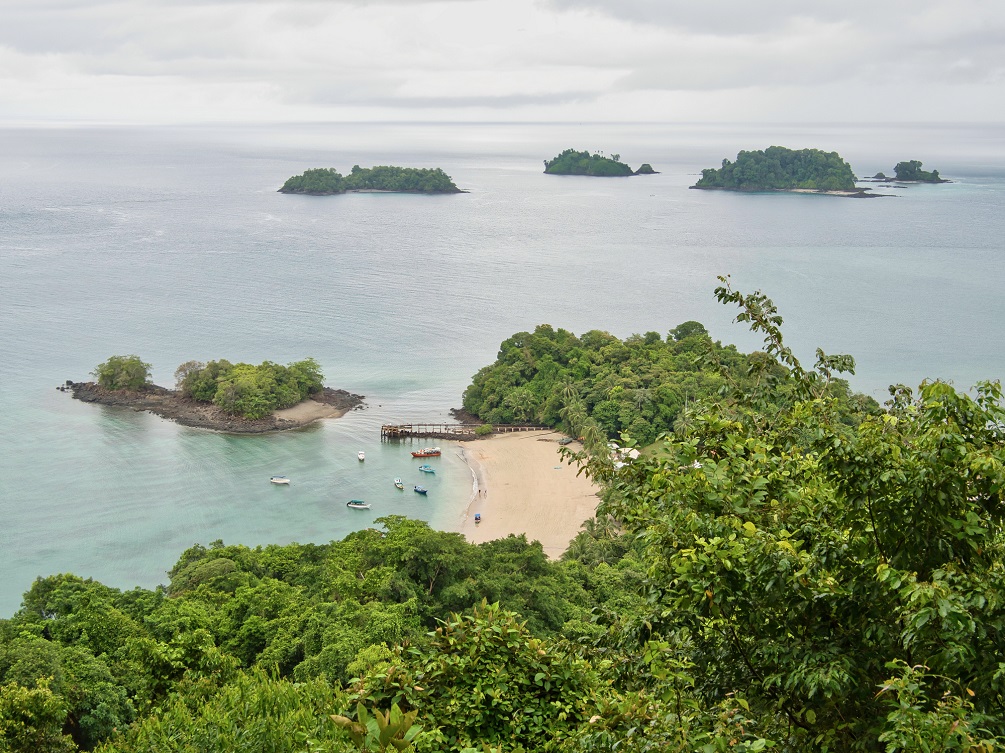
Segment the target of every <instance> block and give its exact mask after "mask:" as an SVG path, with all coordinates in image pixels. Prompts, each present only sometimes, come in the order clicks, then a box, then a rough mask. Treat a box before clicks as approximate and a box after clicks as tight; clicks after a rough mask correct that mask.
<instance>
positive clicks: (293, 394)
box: [60, 355, 363, 434]
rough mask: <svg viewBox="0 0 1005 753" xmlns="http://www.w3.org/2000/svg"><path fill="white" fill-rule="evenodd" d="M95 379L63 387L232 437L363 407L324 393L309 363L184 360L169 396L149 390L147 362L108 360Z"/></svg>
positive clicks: (356, 398)
mask: <svg viewBox="0 0 1005 753" xmlns="http://www.w3.org/2000/svg"><path fill="white" fill-rule="evenodd" d="M92 375H93V376H94V377H95V379H96V381H94V382H73V381H67V382H66V385H65V386H64V387H61V388H60V389H63V390H69V391H70V392H71V393H72V394H73V397H74V399H76V400H81V401H83V402H85V403H98V404H100V405H109V406H116V407H123V408H130V409H132V410H135V411H149V412H151V413H154V414H156V415H158V416H160V417H161V418H167V419H170V420H172V421H175V422H176V423H179V424H181V425H182V426H192V427H196V428H201V429H212V430H214V431H221V432H227V433H232V434H265V433H268V432H275V431H288V430H289V429H298V428H300V427H303V426H306V425H307V424H310V423H313V422H314V421H316V420H318V419H321V418H338V417H340V416H343V415H345V414H346V413H348V412H349V411H350V410H354V409H356V408H360V407H362V405H363V396H362V395H354V394H352V393H351V392H347V391H345V390H336V389H332V388H331V387H325V386H324V385H323V384H322V380H323V379H324V375H323V374H322V373H321V369H320V367H319V366H318V363H317V361H315V360H314V359H313V358H308V359H305V360H303V361H296V362H294V363H291V364H287V365H286V366H282V365H281V364H277V363H272V362H270V361H265V362H264V363H262V364H260V365H259V366H253V365H251V364H247V363H237V364H232V363H230V362H229V361H225V360H220V361H210V362H209V363H202V362H200V361H188V362H186V363H183V364H182V365H181V366H179V367H178V369H177V370H176V371H175V379H176V382H177V387H176V389H173V390H172V389H168V388H166V387H159V386H158V385H156V384H153V383H152V382H151V381H150V364H148V363H144V362H143V361H142V360H141V359H140V358H139V356H135V355H129V356H112V357H111V358H109V359H108V360H107V361H105V362H104V363H102V364H99V365H98V366H97V368H95V370H94V371H93V372H92Z"/></svg>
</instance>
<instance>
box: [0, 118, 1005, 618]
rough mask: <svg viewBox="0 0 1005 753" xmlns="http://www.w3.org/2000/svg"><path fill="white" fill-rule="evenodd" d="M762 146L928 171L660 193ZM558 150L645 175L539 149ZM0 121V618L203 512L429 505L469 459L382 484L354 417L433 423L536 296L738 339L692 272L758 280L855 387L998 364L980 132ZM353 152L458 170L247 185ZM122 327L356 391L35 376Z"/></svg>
mask: <svg viewBox="0 0 1005 753" xmlns="http://www.w3.org/2000/svg"><path fill="white" fill-rule="evenodd" d="M771 144H781V145H784V146H790V147H793V148H800V147H808V146H812V147H818V148H823V149H827V150H837V151H839V152H840V153H841V154H842V156H844V157H845V158H846V159H847V160H848V161H849V162H850V163H851V165H852V167H853V168H854V169H855V170H856V172H857V173H858V174H859V175H871V174H873V173H875V172H877V171H880V170H883V171H885V172H887V173H890V172H892V168H893V165H894V164H895V163H896V162H898V161H900V160H902V159H921V160H923V161H924V163H925V167H926V168H927V169H930V168H933V167H934V168H937V169H939V171H940V172H941V173H942V175H943V176H946V177H949V178H952V179H953V180H954V181H956V182H954V183H952V184H944V185H938V186H911V187H909V188H906V189H901V190H897V191H895V193H896V194H898V196H897V197H896V198H883V199H874V200H850V199H838V198H830V197H820V196H797V195H761V194H753V195H737V194H731V193H719V192H705V191H690V190H688V188H687V186H689V185H690V184H692V183H693V182H694V180H695V179H696V174H697V173H698V172H699V171H700V169H701V168H703V167H709V166H716V165H718V164H719V162H720V161H721V159H722V158H723V157H730V158H733V157H735V155H736V152H737V151H738V150H739V149H756V148H763V147H766V146H769V145H771ZM570 146H571V147H575V148H577V149H590V150H596V149H602V150H605V151H607V152H608V153H614V152H618V153H620V154H621V157H622V159H623V160H625V161H627V162H629V163H630V164H632V165H633V166H637V165H638V164H639V163H641V162H650V163H651V164H652V165H653V166H654V167H655V168H656V169H657V170H660V171H661V173H660V174H659V175H655V176H645V177H636V178H630V179H610V180H598V179H590V178H573V177H556V176H545V175H543V174H542V172H541V171H542V167H543V166H542V160H544V159H546V158H550V157H552V156H554V155H555V154H557V153H558V152H559V151H561V150H562V149H564V148H566V147H570ZM0 147H2V148H0V343H2V344H3V351H4V356H5V357H4V358H3V359H0V574H2V578H0V616H3V615H8V614H10V613H12V612H13V611H14V610H15V609H16V608H17V606H18V604H19V602H20V596H21V594H22V593H23V592H24V591H25V590H26V589H27V588H28V587H29V586H30V584H31V582H32V580H33V579H34V578H35V577H36V576H38V575H46V574H50V573H54V572H65V571H72V572H75V573H77V574H80V575H84V576H89V577H94V578H97V579H100V580H102V581H104V582H106V583H108V584H110V585H115V586H118V587H123V588H127V587H131V586H134V585H142V586H147V587H150V586H153V585H156V584H157V583H161V582H164V580H165V576H164V573H165V571H166V570H167V569H169V568H170V567H171V566H172V565H173V564H174V562H175V561H176V559H177V557H178V555H179V554H180V553H181V552H182V551H183V550H184V549H185V548H186V547H187V546H190V545H191V544H193V543H197V542H198V543H208V542H210V541H212V540H214V539H217V538H222V539H224V540H225V541H226V542H228V543H238V542H240V543H246V544H249V545H255V544H264V543H269V542H277V543H286V542H289V541H294V540H295V541H317V542H326V541H329V540H331V539H337V538H341V537H342V536H344V535H345V533H347V532H348V531H350V530H353V529H355V528H358V527H360V526H366V525H370V524H372V521H373V519H374V518H376V517H378V516H380V515H384V514H408V515H413V516H417V517H422V518H425V519H427V520H430V521H431V523H432V524H433V525H436V526H440V527H444V528H449V527H452V526H455V525H456V524H457V522H458V520H459V517H460V515H461V513H462V510H463V507H464V505H465V503H466V501H467V497H468V494H469V491H470V484H471V479H470V475H469V473H468V471H467V469H466V467H465V466H464V464H463V463H462V462H461V460H460V458H459V457H458V455H457V454H456V452H455V451H453V450H451V451H449V452H447V453H446V454H445V455H444V457H443V458H442V459H441V460H440V461H438V465H439V468H438V469H439V472H438V473H437V475H436V477H435V479H430V478H428V477H424V478H423V479H422V480H421V481H419V483H422V481H429V482H430V483H429V486H430V487H431V491H430V495H429V498H428V499H425V500H423V499H421V498H418V497H417V495H414V494H413V493H411V492H408V493H401V492H398V491H397V490H395V489H394V487H393V486H392V485H391V479H393V478H394V476H398V475H400V476H402V477H403V478H405V480H406V481H411V482H413V483H414V482H415V481H416V480H418V479H416V478H415V476H416V474H417V471H415V465H417V463H416V462H413V461H412V460H411V458H410V457H409V456H408V449H411V448H409V447H407V446H397V445H386V444H385V445H381V443H380V438H379V426H380V424H381V423H383V422H404V421H411V420H414V421H423V420H425V421H429V420H438V419H446V418H447V417H448V414H447V411H448V410H449V408H451V407H456V406H458V405H459V404H460V395H461V392H462V391H463V389H464V387H465V386H466V384H467V383H468V381H469V379H470V377H471V375H472V374H473V373H474V372H475V371H477V370H478V369H479V368H480V367H482V366H484V365H485V364H487V363H490V362H491V361H492V360H493V359H494V358H495V354H496V350H497V348H498V345H499V343H500V341H501V340H503V339H505V338H506V337H508V336H509V335H511V334H513V333H514V332H517V331H520V330H525V329H532V328H533V327H534V326H535V325H537V324H540V323H544V322H547V323H550V324H552V325H554V326H556V327H559V326H560V327H565V328H567V329H570V330H572V331H574V332H576V333H582V332H583V331H585V330H588V329H606V330H609V331H610V332H612V333H614V334H617V335H619V336H627V335H629V334H631V333H633V332H645V331H649V330H656V331H659V332H663V333H665V332H666V331H667V330H669V329H671V328H672V327H674V326H676V325H677V324H679V323H680V322H682V321H685V320H688V319H698V320H700V321H702V322H704V323H705V324H706V326H707V327H708V328H709V329H710V331H711V332H712V334H713V336H714V337H716V338H717V339H721V340H723V341H727V342H735V343H737V344H738V345H739V346H740V347H741V348H743V349H745V350H750V349H753V348H754V347H756V346H757V344H758V343H757V339H756V338H754V337H753V336H752V335H750V334H749V333H747V332H745V331H744V330H743V329H742V328H741V327H740V326H739V325H736V324H731V320H732V318H733V316H734V313H735V312H734V311H732V310H729V309H726V308H724V307H722V306H720V305H718V304H717V303H716V302H715V300H714V298H713V295H712V290H713V288H714V287H715V285H716V284H717V282H716V279H715V278H716V275H718V274H727V273H728V274H731V275H732V279H733V283H734V285H735V286H737V287H739V288H740V289H743V290H746V291H750V290H753V289H755V288H760V289H762V290H764V291H765V292H766V293H768V294H769V295H770V296H772V297H773V298H774V300H775V301H776V302H777V303H778V305H779V307H780V308H781V312H782V314H783V316H784V317H785V319H786V324H785V332H786V337H787V339H788V341H789V342H790V344H792V345H793V346H794V347H795V348H796V350H797V352H798V353H799V354H800V355H801V356H802V357H804V358H805V359H806V360H807V361H812V358H813V350H814V348H815V347H817V346H820V347H822V348H824V350H826V351H828V352H835V353H836V352H848V353H852V354H853V355H855V357H856V358H857V360H858V372H857V375H856V377H854V378H853V379H852V383H853V385H854V386H855V387H856V388H858V389H859V390H862V391H864V392H867V393H869V394H872V395H874V396H875V397H877V398H878V399H880V400H882V399H883V398H884V396H885V394H886V386H887V385H888V384H890V383H894V382H904V383H908V384H916V383H917V382H918V381H920V380H921V379H924V378H937V377H941V378H946V379H951V380H953V381H954V382H955V383H956V384H957V386H959V387H963V388H966V387H969V386H971V385H972V384H973V383H974V382H975V381H977V380H979V379H985V378H999V377H1001V376H1003V374H1005V353H1003V349H1002V342H1005V302H1003V293H1005V284H1003V283H1005V263H1003V258H1002V257H1003V253H1005V240H1003V239H1005V219H1003V218H1005V212H1003V208H1005V129H1003V128H1001V127H989V126H956V127H952V128H950V127H944V126H916V127H911V128H906V127H904V126H884V125H862V126H823V125H809V126H798V127H797V126H784V127H781V126H780V127H771V126H756V127H741V126H731V127H725V126H700V125H690V126H679V125H636V126H625V125H557V124H536V125H456V124H455V125H445V124H404V125H381V124H353V125H314V126H268V127H244V128H234V127H206V128H196V127H192V128H172V129H160V128H34V129H6V130H0ZM354 164H360V165H362V166H370V165H375V164H399V165H407V166H416V167H430V166H439V167H442V168H443V169H444V170H445V171H446V172H447V173H449V174H450V175H451V176H453V178H454V179H455V182H456V183H457V184H458V185H459V186H460V187H462V188H464V189H467V190H468V191H469V192H470V193H466V194H461V195H456V196H436V197H423V196H398V195H374V194H366V195H349V196H340V197H301V196H285V195H281V194H278V193H276V189H277V188H278V187H279V186H280V185H281V184H282V182H283V181H284V180H285V179H286V178H287V177H288V176H290V175H293V174H296V173H299V172H302V171H303V170H304V169H306V168H308V167H317V166H333V167H336V168H339V169H340V170H342V171H343V172H346V171H348V170H349V169H350V168H351V167H352V165H354ZM126 353H137V354H139V355H141V356H142V357H143V359H144V360H146V361H148V362H150V363H152V364H153V367H154V378H155V381H156V382H158V383H159V384H171V383H172V381H173V372H174V369H175V368H176V367H177V366H178V364H180V363H182V362H184V361H187V360H190V359H199V360H209V359H215V358H227V359H229V360H231V361H248V362H252V363H258V362H260V361H263V360H266V359H268V360H272V361H278V362H281V363H286V362H289V361H293V360H297V359H300V358H304V357H306V356H313V357H314V358H317V359H318V361H320V363H321V364H322V367H323V369H324V371H325V374H326V376H327V381H328V383H329V384H331V385H332V386H336V387H342V388H345V389H349V390H351V391H353V392H358V393H362V394H365V395H366V396H367V403H368V406H369V407H368V408H367V409H366V410H364V411H357V412H354V413H351V414H350V415H348V416H346V417H345V418H344V419H341V420H338V421H328V422H323V423H321V424H318V425H315V426H312V427H310V428H307V429H304V430H301V431H296V432H291V433H287V434H282V435H276V436H268V437H234V436H225V435H218V434H214V433H211V432H206V431H200V430H195V429H187V428H184V427H179V426H176V425H174V424H171V423H169V422H166V421H163V420H161V419H158V418H156V417H154V416H150V415H148V414H137V413H132V412H128V411H121V410H113V409H108V408H101V407H96V406H89V405H83V404H81V403H78V402H76V401H73V400H71V399H70V398H69V397H68V396H67V395H65V394H62V393H59V392H57V391H56V390H55V386H56V385H57V384H59V383H61V382H62V381H63V380H65V379H74V380H81V379H84V378H85V377H87V375H88V372H90V371H91V370H92V369H93V368H94V367H95V365H96V364H98V363H100V362H101V361H103V360H104V359H105V358H107V357H108V356H109V355H112V354H126ZM359 449H364V450H366V453H367V460H366V462H365V463H359V462H358V461H357V460H356V451H357V450H359ZM273 473H285V474H287V475H289V476H291V478H292V479H293V481H294V483H293V485H292V486H291V487H290V488H288V489H286V488H277V487H273V486H271V485H270V484H269V483H268V477H269V475H271V474H273ZM352 497H362V498H365V499H367V500H368V501H370V502H371V503H372V504H373V509H372V510H371V511H366V512H363V511H351V510H347V509H346V508H345V506H344V504H345V501H346V500H347V499H349V498H352Z"/></svg>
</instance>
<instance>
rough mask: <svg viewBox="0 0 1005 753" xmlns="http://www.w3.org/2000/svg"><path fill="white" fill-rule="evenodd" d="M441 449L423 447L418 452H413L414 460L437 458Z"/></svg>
mask: <svg viewBox="0 0 1005 753" xmlns="http://www.w3.org/2000/svg"><path fill="white" fill-rule="evenodd" d="M440 454H441V453H440V448H439V447H423V448H422V449H421V450H419V451H418V452H413V453H412V457H413V458H436V457H439V456H440Z"/></svg>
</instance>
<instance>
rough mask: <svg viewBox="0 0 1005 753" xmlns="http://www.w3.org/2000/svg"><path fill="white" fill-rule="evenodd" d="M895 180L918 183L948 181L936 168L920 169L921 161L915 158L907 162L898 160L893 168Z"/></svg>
mask: <svg viewBox="0 0 1005 753" xmlns="http://www.w3.org/2000/svg"><path fill="white" fill-rule="evenodd" d="M893 169H894V171H895V175H896V176H897V180H913V181H918V182H919V183H948V182H949V181H947V180H945V179H944V178H942V177H940V176H939V171H938V170H932V171H931V172H929V171H926V170H922V169H921V162H919V161H918V160H916V159H912V160H909V161H907V162H898V163H897V166H896V167H895V168H893Z"/></svg>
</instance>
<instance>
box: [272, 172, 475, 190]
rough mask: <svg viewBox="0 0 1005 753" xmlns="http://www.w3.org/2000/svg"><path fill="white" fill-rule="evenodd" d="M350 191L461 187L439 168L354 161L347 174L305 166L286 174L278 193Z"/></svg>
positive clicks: (455, 188)
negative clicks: (294, 173)
mask: <svg viewBox="0 0 1005 753" xmlns="http://www.w3.org/2000/svg"><path fill="white" fill-rule="evenodd" d="M349 191H392V192H395V193H460V192H461V190H460V189H459V188H458V187H457V186H456V185H454V182H453V181H452V180H451V179H450V176H449V175H447V174H446V173H445V172H443V170H441V169H440V168H438V167H437V168H433V169H428V168H416V167H395V166H389V165H378V166H376V167H369V168H364V167H360V166H359V165H353V168H352V170H351V171H350V173H349V174H348V175H342V174H341V173H340V172H339V171H338V170H336V169H335V168H332V167H327V168H325V167H319V168H313V169H311V170H305V171H304V172H303V173H302V174H301V175H295V176H293V177H292V178H289V179H288V180H287V181H286V182H285V183H284V184H283V187H282V188H280V189H279V193H302V194H311V195H330V194H340V193H346V192H349Z"/></svg>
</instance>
